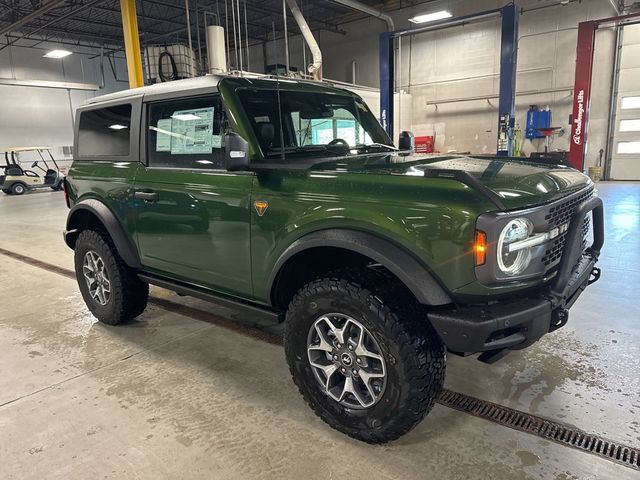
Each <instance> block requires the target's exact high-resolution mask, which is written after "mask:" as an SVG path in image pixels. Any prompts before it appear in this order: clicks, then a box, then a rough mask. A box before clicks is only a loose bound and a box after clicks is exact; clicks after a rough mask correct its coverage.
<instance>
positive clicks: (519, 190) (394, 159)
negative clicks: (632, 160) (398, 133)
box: [316, 154, 592, 210]
mask: <svg viewBox="0 0 640 480" xmlns="http://www.w3.org/2000/svg"><path fill="white" fill-rule="evenodd" d="M316 168H317V167H316ZM321 168H322V169H323V170H326V169H328V168H330V169H335V170H339V171H345V170H346V171H349V172H361V173H369V174H372V173H376V174H388V175H411V176H423V175H424V172H425V170H427V169H441V170H462V171H465V172H468V173H470V174H471V175H473V176H474V177H475V178H477V179H478V180H479V181H480V182H481V183H482V184H483V185H485V186H486V187H487V188H489V189H490V190H492V191H493V192H494V193H495V194H496V195H498V196H499V197H501V198H502V199H503V203H504V204H505V206H506V207H507V209H509V210H513V209H519V208H527V207H532V206H535V205H540V204H543V203H549V202H552V201H554V200H557V199H559V198H561V197H564V196H566V195H569V194H571V193H573V192H575V191H577V190H580V189H582V188H584V187H586V186H589V185H592V182H591V180H590V179H589V177H587V176H586V175H583V174H582V173H580V172H579V171H578V170H575V169H573V168H571V167H566V166H564V165H546V164H540V163H534V162H531V161H528V160H527V159H515V158H500V157H467V156H450V155H448V156H432V155H412V156H409V157H402V156H398V155H388V154H386V155H366V156H362V157H361V158H358V159H354V160H352V161H337V162H331V163H324V164H322V167H321Z"/></svg>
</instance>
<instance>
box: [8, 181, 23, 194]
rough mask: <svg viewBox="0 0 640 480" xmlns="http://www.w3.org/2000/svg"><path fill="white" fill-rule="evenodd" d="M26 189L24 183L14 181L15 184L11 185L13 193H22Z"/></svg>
mask: <svg viewBox="0 0 640 480" xmlns="http://www.w3.org/2000/svg"><path fill="white" fill-rule="evenodd" d="M26 191H27V187H25V186H24V184H22V183H14V184H13V185H11V193H13V194H14V195H22V194H23V193H24V192H26Z"/></svg>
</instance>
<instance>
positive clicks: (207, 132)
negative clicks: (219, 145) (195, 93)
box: [158, 107, 214, 155]
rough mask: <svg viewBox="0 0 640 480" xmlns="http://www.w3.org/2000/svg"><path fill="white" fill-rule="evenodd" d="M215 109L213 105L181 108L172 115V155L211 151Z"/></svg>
mask: <svg viewBox="0 0 640 480" xmlns="http://www.w3.org/2000/svg"><path fill="white" fill-rule="evenodd" d="M213 111H214V108H213V107H210V108H198V109H195V110H180V111H177V112H174V113H173V115H171V154H172V155H182V154H190V153H211V149H212V148H213V138H212V136H213V135H212V134H213ZM158 124H160V122H158ZM158 133H159V132H158Z"/></svg>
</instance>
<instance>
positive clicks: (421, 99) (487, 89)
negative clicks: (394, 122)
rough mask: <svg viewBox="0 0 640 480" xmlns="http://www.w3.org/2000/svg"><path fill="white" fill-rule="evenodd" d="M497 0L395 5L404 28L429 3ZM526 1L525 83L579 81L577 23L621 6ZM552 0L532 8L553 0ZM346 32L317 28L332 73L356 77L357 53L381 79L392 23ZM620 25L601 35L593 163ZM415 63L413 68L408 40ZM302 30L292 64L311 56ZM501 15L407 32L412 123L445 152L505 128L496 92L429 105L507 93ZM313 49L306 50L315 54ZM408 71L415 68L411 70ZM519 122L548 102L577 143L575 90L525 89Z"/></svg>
mask: <svg viewBox="0 0 640 480" xmlns="http://www.w3.org/2000/svg"><path fill="white" fill-rule="evenodd" d="M506 3H507V2H502V1H496V0H477V1H474V2H470V1H465V0H457V1H456V0H447V1H441V2H434V3H429V4H427V5H422V6H417V7H414V8H407V9H403V10H399V11H397V12H392V13H391V16H392V17H393V18H394V20H395V22H396V29H400V28H406V27H409V26H411V24H410V23H409V22H408V20H407V19H408V18H410V17H412V16H413V15H414V14H418V13H424V12H425V11H436V10H439V9H448V10H450V11H451V13H452V14H453V15H454V16H461V15H467V14H471V13H474V12H479V11H483V10H489V9H493V8H496V7H501V6H503V5H504V4H506ZM517 3H518V5H519V6H520V7H522V8H524V9H525V13H524V14H523V15H521V16H520V32H519V37H520V41H519V51H518V72H519V73H518V77H517V90H518V91H525V90H544V89H552V88H562V87H572V86H573V82H574V73H575V55H576V41H577V26H578V23H579V22H582V21H585V20H591V19H597V18H604V17H609V16H612V15H614V14H615V13H614V10H613V8H612V6H611V4H610V3H609V2H608V1H606V0H582V1H581V2H573V3H570V4H569V5H566V6H560V5H559V2H557V1H555V0H553V1H552V0H547V1H540V0H521V1H519V2H517ZM554 4H555V5H557V6H554V7H552V8H545V9H540V10H535V11H534V10H532V11H526V10H527V9H529V8H531V9H534V8H538V7H541V6H544V5H554ZM340 28H342V29H343V30H346V31H347V32H348V33H347V35H344V36H343V35H339V34H335V33H330V32H326V31H320V32H314V34H315V35H316V38H317V39H318V40H319V42H320V46H321V49H322V54H323V61H324V75H325V77H327V78H330V79H335V80H340V81H352V61H353V60H356V81H357V83H359V84H362V85H368V86H373V87H377V86H378V34H379V33H380V32H382V31H383V30H384V29H385V28H386V26H385V24H384V22H381V21H380V20H378V19H374V18H367V19H365V20H362V21H359V22H354V23H349V24H345V25H341V26H340ZM614 41H615V38H614V34H613V31H612V30H611V29H602V30H601V31H599V32H598V34H597V44H596V55H595V63H594V84H593V96H592V102H591V120H590V130H589V149H588V152H587V157H588V159H587V162H588V164H594V163H595V162H596V161H597V156H598V150H599V149H600V148H605V144H606V131H607V123H608V113H609V112H608V109H609V98H610V89H611V75H612V63H613V50H614ZM410 43H411V44H412V49H411V69H409V50H410V49H409V46H410ZM301 44H302V39H301V38H300V37H292V38H291V39H290V42H289V45H290V60H291V65H294V66H296V67H298V68H301V67H302V66H303V62H302V55H301V52H302V48H301ZM499 47H500V22H499V20H497V19H494V20H489V21H485V22H482V23H478V24H471V25H466V26H464V27H456V28H451V29H446V30H442V31H439V32H434V33H430V34H420V35H416V36H415V37H413V39H412V40H409V38H405V39H403V40H402V47H401V49H402V61H403V63H402V68H401V69H400V72H401V77H400V79H399V80H400V82H399V85H400V86H401V88H402V89H404V90H406V91H408V92H409V93H410V94H411V98H412V109H411V110H412V129H413V130H414V133H415V134H416V135H421V134H422V135H425V134H430V133H432V132H434V131H435V132H436V146H437V147H438V148H440V149H441V150H443V151H446V150H448V149H457V150H458V151H472V152H494V151H495V143H496V136H497V134H496V129H497V103H498V102H497V99H495V100H491V101H490V102H487V101H486V100H481V101H472V102H460V103H455V104H442V105H439V106H438V108H437V110H436V108H435V107H434V106H427V105H426V101H428V100H429V101H434V100H442V99H450V98H459V97H468V96H477V95H487V94H492V93H497V92H498V82H499V76H498V73H499ZM283 49H284V47H283V42H282V41H281V40H280V41H278V42H275V44H274V43H269V44H268V45H267V56H268V58H267V60H268V63H276V62H278V63H284V54H283ZM308 58H309V57H307V59H308ZM251 63H252V70H256V71H261V68H262V65H263V58H262V46H255V47H253V48H252V49H251ZM409 70H411V75H410V77H409ZM517 102H518V105H517V107H518V108H517V121H518V122H519V123H520V125H521V126H524V123H525V115H526V110H527V109H528V108H529V104H538V105H539V106H541V107H546V106H547V105H549V106H550V107H551V109H552V111H553V125H554V126H560V127H565V128H566V133H565V134H564V135H563V136H559V137H557V138H556V139H555V140H554V142H553V144H552V148H558V149H568V146H569V143H568V133H569V131H568V127H569V125H568V121H569V115H570V113H571V92H570V91H566V92H561V93H545V94H540V95H535V96H522V97H518V100H517ZM543 148H544V145H543V143H542V140H535V141H534V142H531V141H529V140H525V143H524V150H525V152H526V153H527V154H528V153H529V152H531V151H535V150H536V149H541V150H542V149H543Z"/></svg>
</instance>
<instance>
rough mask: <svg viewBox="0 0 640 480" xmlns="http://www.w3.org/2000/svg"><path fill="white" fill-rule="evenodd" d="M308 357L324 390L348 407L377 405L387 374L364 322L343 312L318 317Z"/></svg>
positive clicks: (375, 343)
mask: <svg viewBox="0 0 640 480" xmlns="http://www.w3.org/2000/svg"><path fill="white" fill-rule="evenodd" d="M307 355H308V358H309V364H310V365H311V368H312V369H313V373H314V376H315V378H316V380H317V381H318V383H319V385H320V387H321V388H322V390H323V391H324V392H325V393H326V394H327V395H328V396H329V397H331V398H333V399H334V400H335V401H337V402H338V403H340V404H341V405H343V406H345V407H347V408H353V409H364V408H369V407H372V406H373V405H375V404H376V403H377V402H378V400H380V398H381V397H382V394H383V393H384V390H385V387H386V380H387V371H386V365H385V361H384V358H383V356H382V351H381V349H380V346H379V345H378V342H377V341H376V339H375V338H374V337H373V335H371V333H370V332H369V330H367V329H366V328H365V327H364V326H363V325H362V323H360V322H359V321H357V320H355V319H354V318H352V317H350V316H348V315H344V314H342V313H329V314H326V315H323V316H321V317H320V318H318V319H317V320H316V321H315V322H314V323H313V325H312V326H311V328H310V330H309V334H308V336H307Z"/></svg>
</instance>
